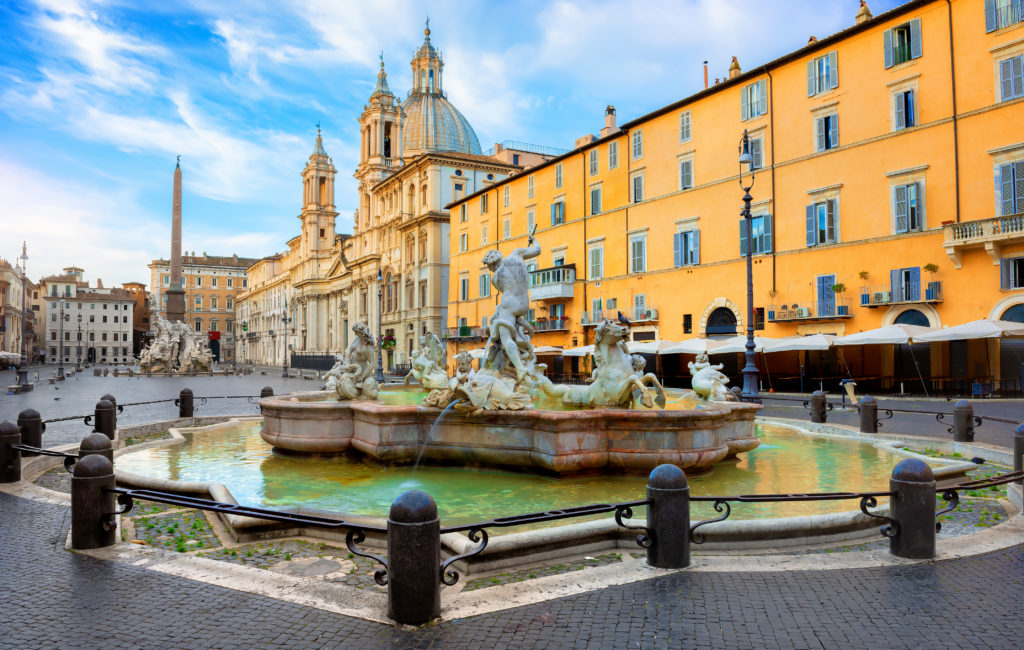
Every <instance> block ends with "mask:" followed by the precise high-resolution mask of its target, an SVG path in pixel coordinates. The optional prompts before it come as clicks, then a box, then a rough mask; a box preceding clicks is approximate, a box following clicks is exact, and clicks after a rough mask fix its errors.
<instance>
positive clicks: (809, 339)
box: [762, 334, 836, 353]
mask: <svg viewBox="0 0 1024 650" xmlns="http://www.w3.org/2000/svg"><path fill="white" fill-rule="evenodd" d="M835 338H836V337H835V336H833V335H831V334H812V335H811V336H787V337H784V338H781V339H773V340H770V341H768V342H767V343H765V346H764V349H763V350H762V352H765V353H768V352H793V351H795V350H827V349H829V347H831V346H832V341H833V340H834V339H835Z"/></svg>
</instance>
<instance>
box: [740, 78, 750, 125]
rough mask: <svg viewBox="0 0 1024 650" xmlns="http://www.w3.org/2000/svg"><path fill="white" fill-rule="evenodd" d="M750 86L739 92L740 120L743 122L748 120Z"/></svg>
mask: <svg viewBox="0 0 1024 650" xmlns="http://www.w3.org/2000/svg"><path fill="white" fill-rule="evenodd" d="M749 89H750V86H747V87H746V88H744V89H743V90H741V91H740V119H741V120H743V121H744V122H745V121H747V120H748V119H749V118H750V92H749Z"/></svg>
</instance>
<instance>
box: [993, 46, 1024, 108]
mask: <svg viewBox="0 0 1024 650" xmlns="http://www.w3.org/2000/svg"><path fill="white" fill-rule="evenodd" d="M999 87H1000V88H1001V90H1002V100H1003V101H1006V100H1007V99H1015V98H1017V97H1022V96H1024V54H1018V55H1017V56H1015V57H1011V58H1009V59H1005V60H1003V61H1000V62H999Z"/></svg>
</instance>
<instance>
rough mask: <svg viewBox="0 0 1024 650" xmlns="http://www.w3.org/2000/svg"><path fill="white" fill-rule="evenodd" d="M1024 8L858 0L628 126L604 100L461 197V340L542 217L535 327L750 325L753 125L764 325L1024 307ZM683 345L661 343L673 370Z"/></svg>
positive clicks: (913, 371)
mask: <svg viewBox="0 0 1024 650" xmlns="http://www.w3.org/2000/svg"><path fill="white" fill-rule="evenodd" d="M851 18H853V16H851ZM1022 21H1024V15H1021V12H1020V11H1019V4H1018V3H1011V2H1003V1H1002V0H987V1H986V2H980V1H975V0H953V1H952V2H951V3H947V2H943V1H940V0H917V1H911V2H908V3H906V4H904V5H902V6H900V7H898V8H896V9H894V10H892V11H889V12H887V13H885V14H881V15H879V16H876V17H872V16H871V14H870V12H869V11H868V10H867V8H866V7H862V8H861V11H860V13H858V15H857V16H856V22H855V24H853V25H852V26H851V27H849V28H848V29H845V30H843V31H841V32H839V33H837V34H834V35H832V36H829V37H827V38H822V39H812V40H811V42H809V43H808V44H807V45H806V46H805V47H803V48H801V49H799V50H797V51H795V52H791V53H789V54H787V55H785V56H783V57H781V58H779V59H776V60H774V61H771V62H768V63H766V64H763V65H758V66H756V67H755V68H753V69H751V70H749V71H747V72H743V71H741V70H740V68H739V65H738V64H737V63H736V62H735V60H734V62H733V67H732V69H731V70H730V73H729V77H728V78H727V79H725V80H724V81H722V82H720V83H716V84H714V85H712V86H711V87H709V88H706V89H704V90H701V91H700V92H697V93H695V94H694V95H691V96H690V97H686V98H685V99H682V100H680V101H678V102H676V103H673V104H671V105H668V106H665V107H663V108H661V109H658V110H656V111H654V112H652V113H649V114H647V115H643V116H641V117H639V118H637V119H634V120H631V121H629V122H626V123H624V124H622V125H621V126H616V124H615V113H614V109H613V108H612V107H609V109H608V112H607V114H606V125H605V128H604V129H603V130H602V131H601V136H600V137H596V138H586V139H584V141H583V142H582V143H579V142H578V144H577V148H576V149H574V150H573V151H571V152H569V153H567V154H565V155H562V156H559V157H556V158H553V159H551V160H549V161H547V162H545V163H542V164H540V165H538V166H536V167H534V168H532V169H529V170H526V171H524V172H523V173H520V174H518V175H515V176H512V177H511V178H509V179H507V180H503V181H499V182H496V183H495V184H494V185H493V186H491V187H488V188H484V189H483V190H481V191H477V192H474V193H472V194H469V195H467V196H466V197H464V198H462V199H460V200H456V201H454V202H453V203H452V204H451V205H450V206H449V207H450V208H451V210H452V215H453V219H452V228H451V238H452V243H451V248H452V256H451V275H450V277H451V292H450V293H451V295H452V297H453V300H452V302H451V305H450V309H449V312H448V313H449V316H448V332H447V334H448V338H449V341H450V342H451V348H452V349H450V352H454V350H457V349H465V348H472V347H479V346H480V345H481V343H480V341H481V340H482V338H481V337H482V335H483V333H484V332H483V329H482V328H483V326H484V325H486V322H487V320H486V319H487V318H488V317H490V315H491V314H492V313H493V310H494V296H492V295H490V285H489V276H488V275H487V269H486V268H485V267H484V266H483V265H482V263H481V258H482V257H483V255H484V253H485V252H486V250H488V249H495V248H496V249H498V250H500V251H503V252H508V251H511V250H512V249H514V248H515V247H519V246H524V245H525V243H526V235H527V232H528V231H529V230H530V229H531V228H532V227H533V226H534V225H535V226H536V227H537V235H536V236H537V240H538V242H539V243H540V244H541V246H542V248H543V254H542V257H541V258H540V259H539V260H537V264H536V266H537V268H535V269H534V270H533V272H532V288H531V298H532V303H531V305H532V307H533V310H532V312H531V320H532V321H534V323H535V324H536V327H537V329H538V332H537V334H536V336H535V337H534V343H535V344H536V345H553V346H562V347H566V348H568V347H574V346H579V345H584V344H588V343H592V342H593V340H592V334H591V331H592V326H593V325H594V324H595V323H596V322H597V321H598V320H600V318H601V317H602V316H610V317H612V318H614V317H616V316H617V314H618V313H619V312H621V313H622V314H623V315H625V316H626V317H627V318H629V319H630V320H631V321H632V322H633V336H634V338H635V339H640V340H642V339H662V340H674V341H679V340H683V339H689V338H693V337H696V336H725V335H729V334H732V333H742V332H744V331H745V328H746V322H745V319H746V264H745V257H743V255H744V253H745V246H746V237H745V236H744V235H743V232H744V231H743V227H744V226H743V222H742V221H741V220H740V217H739V213H740V209H741V207H742V202H741V199H742V196H743V192H742V190H741V189H740V187H739V185H738V183H737V181H738V180H739V165H738V163H737V160H738V144H739V141H740V139H741V136H742V134H743V133H744V131H746V132H747V133H748V134H749V136H750V138H751V139H752V140H751V149H752V151H751V153H752V155H753V158H754V166H755V168H756V169H755V177H756V178H755V182H754V186H753V189H752V194H753V197H754V199H753V203H752V212H753V215H754V223H753V226H754V236H753V252H754V258H753V282H754V292H755V293H754V301H755V306H756V307H757V308H758V313H759V314H762V315H763V316H762V318H763V322H760V321H761V320H762V319H760V318H759V319H757V320H758V321H759V322H757V324H756V328H757V330H758V332H757V333H758V334H759V335H762V334H763V335H765V336H769V337H782V336H788V335H795V334H811V333H818V332H822V333H833V334H852V333H855V332H859V331H864V330H869V329H873V328H876V327H880V326H882V325H888V324H892V323H910V324H914V323H918V324H925V325H931V326H933V327H942V326H950V325H958V324H961V323H965V322H968V321H971V320H975V319H978V318H985V317H990V318H1005V319H1011V320H1018V321H1024V291H1022V290H1024V214H1022V213H1024V103H1022V102H1024V64H1022V61H1024V22H1022ZM743 171H744V174H745V177H747V178H749V174H747V170H743ZM993 188H995V191H994V192H993ZM456 214H459V215H461V218H460V219H455V218H454V215H456ZM487 229H490V232H491V233H498V234H499V236H498V237H497V238H494V237H491V238H490V239H482V233H486V232H487ZM483 237H486V235H483ZM908 353H909V354H913V355H914V356H913V357H910V356H908ZM775 356H781V355H775ZM911 361H915V362H916V365H913V364H912V363H911ZM568 362H569V360H568V358H567V359H566V363H568ZM738 362H739V359H730V360H726V363H727V370H729V371H730V374H731V376H733V377H737V376H738V367H737V366H738V365H739V364H738ZM1022 362H1024V350H1022V348H1021V347H1020V346H1019V343H1018V344H1017V346H1014V345H1013V344H1009V343H1006V342H1004V343H1003V345H1002V346H1000V343H999V341H998V340H989V341H988V342H986V341H984V340H977V341H954V342H951V343H936V344H931V345H930V346H929V345H928V344H925V345H924V346H923V347H921V346H917V345H915V346H903V348H899V349H894V347H893V346H875V347H874V348H873V349H870V350H869V349H867V348H863V349H854V350H851V351H847V352H845V353H844V355H843V356H840V355H838V353H837V352H836V351H835V349H833V350H829V351H827V352H823V353H813V354H812V353H808V354H803V353H801V354H800V355H796V354H794V355H793V356H792V358H791V359H783V360H782V363H784V364H785V367H784V368H773V369H771V370H772V371H773V372H775V373H776V374H786V373H796V372H799V371H800V368H799V366H806V367H805V368H804V371H805V372H806V374H807V375H808V376H825V377H827V376H830V375H837V374H840V372H842V373H843V374H847V370H849V374H852V375H854V376H858V375H859V376H864V377H871V376H879V377H893V376H895V377H896V379H897V380H899V379H900V378H902V377H906V378H910V377H916V376H917V371H918V370H919V369H920V370H921V372H922V373H923V374H924V375H925V376H928V375H929V374H930V375H931V376H933V377H952V378H971V377H982V376H985V375H986V373H988V372H991V374H992V375H994V376H995V377H997V378H998V377H1000V376H1002V377H1004V378H1006V379H1007V380H1014V381H1016V382H1020V379H1021V368H1022ZM556 363H557V362H556ZM572 363H574V364H575V363H576V362H575V361H573V362H572ZM681 363H682V360H681V357H680V355H665V356H664V357H663V358H661V359H659V364H664V367H663V368H662V371H663V372H664V374H666V375H668V376H678V375H682V374H683V373H685V369H683V368H681V367H680V364H681ZM565 369H566V370H579V368H578V367H576V366H572V367H566V368H565ZM556 370H557V368H556ZM1017 385H1018V386H1019V383H1018V384H1017ZM815 387H816V386H815ZM765 388H766V389H767V388H768V386H767V385H766V386H765Z"/></svg>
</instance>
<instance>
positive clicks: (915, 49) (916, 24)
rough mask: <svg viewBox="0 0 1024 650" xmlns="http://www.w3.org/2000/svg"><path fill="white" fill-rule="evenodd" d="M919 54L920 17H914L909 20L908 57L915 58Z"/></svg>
mask: <svg viewBox="0 0 1024 650" xmlns="http://www.w3.org/2000/svg"><path fill="white" fill-rule="evenodd" d="M920 56H921V19H920V18H915V19H913V20H911V21H910V58H912V59H916V58H918V57H920Z"/></svg>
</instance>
